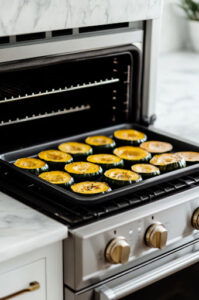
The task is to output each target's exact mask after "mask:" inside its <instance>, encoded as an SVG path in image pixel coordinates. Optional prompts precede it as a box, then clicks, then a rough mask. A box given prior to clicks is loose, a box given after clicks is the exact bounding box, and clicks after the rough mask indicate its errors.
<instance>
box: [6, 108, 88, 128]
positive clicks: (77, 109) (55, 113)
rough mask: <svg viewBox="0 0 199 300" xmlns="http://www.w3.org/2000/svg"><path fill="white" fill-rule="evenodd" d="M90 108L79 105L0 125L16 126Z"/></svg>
mask: <svg viewBox="0 0 199 300" xmlns="http://www.w3.org/2000/svg"><path fill="white" fill-rule="evenodd" d="M90 108H91V106H90V105H89V104H88V105H81V106H75V107H70V108H65V109H62V110H61V109H59V110H57V111H55V110H53V111H51V112H45V113H44V114H37V115H36V114H33V115H32V116H26V117H25V118H17V119H15V120H11V119H10V120H8V121H1V122H0V125H9V124H16V123H18V122H25V121H30V120H36V119H42V118H48V117H54V116H58V115H64V114H68V113H74V112H80V111H84V110H89V109H90Z"/></svg>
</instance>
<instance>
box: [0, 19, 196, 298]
mask: <svg viewBox="0 0 199 300" xmlns="http://www.w3.org/2000/svg"><path fill="white" fill-rule="evenodd" d="M156 51H157V22H156V21H152V20H150V21H146V22H135V23H127V24H125V25H124V24H123V25H122V26H121V27H120V26H119V25H117V26H116V25H115V26H113V27H112V28H111V29H110V28H109V27H108V29H107V28H105V29H104V30H102V27H100V30H97V27H96V28H95V30H93V31H89V29H88V30H86V29H85V30H83V31H81V30H79V33H78V34H77V33H75V31H71V36H68V35H67V36H65V37H62V38H61V37H59V38H57V37H52V39H48V40H46V41H42V42H40V43H39V42H37V41H35V42H30V41H28V42H27V43H26V42H23V43H19V44H16V45H15V44H12V45H10V46H1V47H0V108H1V109H0V136H1V146H0V152H1V156H0V170H1V172H0V188H1V190H2V191H4V192H6V193H8V194H10V195H13V196H14V197H17V199H19V200H20V201H22V202H24V203H27V204H28V205H30V206H32V207H34V208H36V209H38V210H39V211H41V212H43V213H45V214H47V215H48V216H50V217H52V218H54V219H56V220H58V221H59V222H62V223H64V224H66V225H68V227H69V237H68V238H67V239H66V240H65V241H64V243H63V249H64V251H63V252H64V262H63V263H64V283H63V284H64V290H65V299H66V300H70V299H77V300H79V299H101V300H102V299H130V298H131V297H132V299H144V298H145V297H148V298H149V299H154V300H156V299H168V300H171V299H178V298H179V299H190V298H191V297H193V296H196V295H197V291H196V287H197V284H196V278H197V276H196V275H197V270H198V262H199V252H198V250H199V249H198V247H199V244H198V242H199V233H198V229H199V209H198V208H199V197H198V194H199V165H198V163H196V164H190V165H188V166H186V167H185V168H180V169H176V170H171V171H170V172H166V173H162V174H161V175H160V176H156V177H154V178H149V179H146V180H143V181H141V182H137V183H135V184H131V185H128V186H124V187H120V188H113V189H112V191H110V192H109V193H105V194H102V195H97V196H92V197H90V198H88V197H86V196H80V195H76V194H75V193H73V192H71V190H69V189H63V188H61V187H57V186H55V185H52V184H50V183H48V182H44V181H43V180H41V179H40V178H38V177H37V176H35V175H33V174H31V173H29V172H27V171H24V170H22V169H19V168H17V167H16V166H15V165H14V164H13V162H14V161H16V160H17V159H19V158H21V157H33V158H34V157H36V156H37V154H38V153H39V152H40V151H42V150H46V149H55V148H57V147H58V145H59V144H60V143H63V142H68V141H70V142H71V141H77V142H83V141H84V140H85V138H86V137H87V136H92V135H106V136H112V134H113V132H114V131H115V130H118V129H129V128H134V129H136V130H140V131H142V132H144V133H145V134H146V135H147V136H148V138H149V140H159V141H167V142H169V143H171V144H172V145H173V147H174V151H176V152H177V151H189V150H190V151H197V152H199V145H197V144H193V143H191V142H189V141H185V140H181V139H180V138H177V137H175V136H172V135H168V134H167V133H165V132H162V131H159V130H157V129H155V128H153V126H152V125H153V123H154V121H155V115H154V103H155V91H156V67H157V65H156V60H157V52H156Z"/></svg>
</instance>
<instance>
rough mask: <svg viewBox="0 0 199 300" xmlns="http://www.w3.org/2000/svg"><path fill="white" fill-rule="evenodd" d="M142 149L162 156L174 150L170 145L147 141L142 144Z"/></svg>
mask: <svg viewBox="0 0 199 300" xmlns="http://www.w3.org/2000/svg"><path fill="white" fill-rule="evenodd" d="M140 147H141V148H142V149H144V150H146V151H148V152H150V153H154V154H161V153H165V152H170V151H172V150H173V146H172V145H171V144H170V143H166V142H159V141H147V142H144V143H142V144H141V145H140Z"/></svg>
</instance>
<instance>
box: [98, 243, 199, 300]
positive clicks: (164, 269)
mask: <svg viewBox="0 0 199 300" xmlns="http://www.w3.org/2000/svg"><path fill="white" fill-rule="evenodd" d="M165 261H166V262H165ZM197 262H199V240H197V241H195V242H193V243H190V244H189V245H188V246H186V247H183V248H181V249H180V250H177V251H176V252H172V254H170V255H168V256H167V257H164V258H162V259H161V258H160V260H159V261H155V262H152V263H150V262H149V264H146V265H144V266H139V268H138V269H137V270H133V271H131V272H129V273H128V274H125V275H124V276H121V277H120V278H117V279H115V280H112V281H109V282H107V283H106V284H103V285H101V286H100V287H98V288H96V289H95V299H97V300H116V299H121V298H123V297H126V296H129V295H131V294H133V293H134V292H136V291H138V290H140V289H142V288H144V287H146V286H149V285H151V284H153V283H155V282H157V281H159V280H161V279H163V278H165V277H168V276H170V275H172V274H174V273H176V272H178V271H181V270H182V269H184V268H187V267H189V266H191V265H193V264H195V263H197ZM156 265H158V266H157V267H156Z"/></svg>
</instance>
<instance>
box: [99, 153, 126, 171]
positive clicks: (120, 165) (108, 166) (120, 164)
mask: <svg viewBox="0 0 199 300" xmlns="http://www.w3.org/2000/svg"><path fill="white" fill-rule="evenodd" d="M105 154H106V153H105ZM94 164H97V165H98V166H100V167H101V168H102V169H103V171H106V170H108V169H113V168H124V161H123V159H122V160H121V161H119V162H117V163H112V164H101V163H94Z"/></svg>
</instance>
